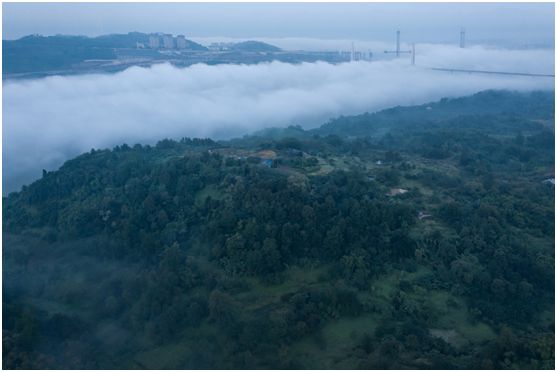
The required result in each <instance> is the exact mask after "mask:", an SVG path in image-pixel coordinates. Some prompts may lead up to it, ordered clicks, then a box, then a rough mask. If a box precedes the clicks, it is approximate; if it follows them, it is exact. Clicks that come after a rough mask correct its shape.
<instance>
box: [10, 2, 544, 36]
mask: <svg viewBox="0 0 557 372" xmlns="http://www.w3.org/2000/svg"><path fill="white" fill-rule="evenodd" d="M2 7H3V38H4V39H14V38H19V37H21V36H24V35H28V34H34V33H38V34H43V35H53V34H58V33H61V34H80V35H90V36H93V35H99V34H106V33H127V32H129V31H141V32H156V31H160V32H168V33H173V34H179V33H183V34H185V35H188V36H189V37H196V36H197V37H210V36H227V37H236V38H248V37H272V38H282V37H310V38H322V39H329V38H333V39H334V38H340V39H346V38H355V39H359V40H390V39H393V35H394V30H395V29H396V28H397V27H399V28H400V29H401V31H402V32H403V33H404V35H405V36H406V38H407V39H412V41H416V42H457V41H458V37H459V30H460V28H461V27H465V28H466V30H467V39H468V40H469V41H470V42H471V43H472V42H478V43H486V42H495V43H497V42H501V43H504V44H506V45H507V46H508V45H511V44H514V45H516V46H520V45H525V44H546V45H552V44H553V43H554V41H553V40H554V4H553V3H351V4H346V3H344V4H340V3H220V4H215V3H212V4H211V3H156V4H155V3H3V4H2Z"/></svg>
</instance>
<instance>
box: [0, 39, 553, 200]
mask: <svg viewBox="0 0 557 372" xmlns="http://www.w3.org/2000/svg"><path fill="white" fill-rule="evenodd" d="M416 63H417V66H416V67H412V66H410V62H409V58H408V57H404V58H400V59H398V60H382V61H377V62H373V63H368V62H355V63H344V64H340V65H331V64H327V63H311V64H301V65H291V64H285V63H278V62H273V63H265V64H258V65H218V66H207V65H201V64H200V65H194V66H191V67H188V68H184V69H178V68H175V67H173V66H170V65H168V64H164V65H157V66H153V67H152V68H139V67H133V68H130V69H128V70H126V71H123V72H121V73H117V74H113V75H81V76H67V77H61V76H55V77H48V78H44V79H38V80H27V81H10V82H5V83H4V84H3V85H4V86H3V107H4V111H3V123H4V124H3V169H4V170H3V189H4V194H5V193H6V192H10V191H14V190H17V189H19V188H20V187H21V185H22V184H26V183H29V182H30V181H32V180H34V179H36V178H38V177H39V176H40V174H41V169H43V168H44V169H47V170H52V169H56V168H58V167H59V166H60V165H61V164H62V163H63V162H64V161H65V160H67V159H69V158H71V157H73V156H75V155H78V154H79V153H82V152H84V151H88V150H90V149H91V148H107V147H112V146H115V145H117V144H121V143H124V142H125V143H128V144H130V145H131V144H134V143H153V142H156V141H157V140H159V139H162V138H165V137H169V138H181V137H183V136H189V137H213V138H229V137H232V136H238V135H242V134H245V133H249V132H252V131H254V130H258V129H262V128H265V127H272V126H287V125H290V124H299V125H302V126H303V127H312V126H317V125H319V124H321V123H322V122H324V121H326V120H327V119H328V118H330V117H334V116H338V115H341V114H343V115H348V114H358V113H361V112H364V111H376V110H380V109H383V108H387V107H390V106H394V105H413V104H421V103H425V102H428V101H432V100H438V99H440V98H442V97H456V96H462V95H467V94H472V93H475V92H478V91H481V90H485V89H513V90H522V91H526V90H534V89H554V79H552V78H529V77H516V76H498V75H475V74H451V73H445V72H437V71H431V70H428V69H427V68H426V67H451V68H468V69H483V70H498V71H508V72H513V71H514V72H530V73H548V74H552V73H553V71H554V51H553V50H528V51H520V50H513V51H509V50H500V49H486V48H481V47H473V48H467V49H459V48H456V47H450V46H444V47H443V46H440V45H426V44H420V45H418V46H417V56H416Z"/></svg>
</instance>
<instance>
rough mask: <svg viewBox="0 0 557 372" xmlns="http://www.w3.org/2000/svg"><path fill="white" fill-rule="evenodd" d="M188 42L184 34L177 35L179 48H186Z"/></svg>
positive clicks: (177, 46)
mask: <svg viewBox="0 0 557 372" xmlns="http://www.w3.org/2000/svg"><path fill="white" fill-rule="evenodd" d="M187 46H188V43H187V42H186V37H185V36H184V35H178V36H176V48H178V49H186V48H187Z"/></svg>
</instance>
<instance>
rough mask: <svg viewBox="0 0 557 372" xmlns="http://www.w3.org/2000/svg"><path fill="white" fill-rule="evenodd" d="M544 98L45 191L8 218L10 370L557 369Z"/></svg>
mask: <svg viewBox="0 0 557 372" xmlns="http://www.w3.org/2000/svg"><path fill="white" fill-rule="evenodd" d="M551 94H552V93H539V92H538V93H533V94H518V93H508V92H484V93H481V94H479V95H475V96H472V97H465V98H462V99H456V100H442V101H441V102H439V103H436V104H431V105H428V106H431V107H432V110H427V107H428V106H425V107H426V108H424V106H419V107H409V108H395V109H392V110H387V111H384V112H380V113H377V114H372V115H362V116H357V117H346V118H341V119H338V120H334V121H332V122H331V123H329V124H326V125H325V126H323V127H321V128H320V129H317V130H313V131H304V130H302V129H301V128H295V127H293V128H290V129H288V130H287V131H286V132H285V133H287V136H282V135H280V133H278V132H276V131H274V132H272V136H267V137H265V134H264V133H260V134H259V135H258V136H249V137H245V138H243V139H237V140H234V141H228V142H226V141H224V142H215V141H212V140H209V139H203V140H201V139H189V138H184V139H182V140H180V141H172V140H162V141H160V142H159V143H158V144H157V145H156V146H152V147H151V146H141V145H135V146H133V147H130V146H128V145H122V146H118V147H116V148H114V149H112V150H92V151H91V152H89V153H86V154H83V155H81V156H79V157H77V158H75V159H72V160H70V161H68V162H66V163H65V164H64V165H63V166H62V167H61V168H60V169H59V170H58V171H55V172H45V174H44V175H43V178H42V179H41V180H38V181H37V182H35V183H33V184H31V185H29V186H27V187H24V189H23V190H22V191H21V192H19V193H13V194H10V195H9V197H7V198H4V199H3V215H4V220H3V229H4V230H3V231H4V235H3V248H4V249H3V269H4V271H3V279H4V280H3V283H4V284H3V286H4V287H3V293H4V296H3V306H4V322H3V328H4V329H3V350H4V351H3V363H4V364H3V365H4V367H5V368H17V369H20V368H172V369H184V368H196V369H205V368H214V369H227V368H234V369H244V368H258V369H265V368H281V369H287V368H304V369H306V368H307V369H316V368H317V369H333V368H336V369H391V368H392V369H406V368H410V369H432V368H433V369H461V368H467V369H479V368H496V369H515V368H530V369H544V368H545V369H547V368H552V366H553V365H554V308H553V304H554V260H555V254H554V243H555V242H554V215H555V211H554V207H553V206H554V186H553V184H551V183H550V182H546V179H548V178H553V177H554V174H553V170H554V118H553V112H554V109H553V99H552V96H551ZM482 103H484V104H482ZM517 108H520V109H517ZM424 110H427V112H430V111H436V112H441V113H437V114H435V115H436V116H435V118H434V119H432V118H427V119H423V118H422V117H421V116H420V115H421V114H419V113H421V112H422V111H424ZM362 118H364V119H362ZM346 123H347V124H346ZM344 124H346V125H344ZM378 128H380V129H381V131H382V132H380V131H378Z"/></svg>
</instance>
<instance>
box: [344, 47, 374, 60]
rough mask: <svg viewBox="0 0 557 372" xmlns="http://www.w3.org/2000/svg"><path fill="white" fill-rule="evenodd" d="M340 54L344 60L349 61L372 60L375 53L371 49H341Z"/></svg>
mask: <svg viewBox="0 0 557 372" xmlns="http://www.w3.org/2000/svg"><path fill="white" fill-rule="evenodd" d="M338 54H339V55H340V56H341V58H342V59H343V60H347V61H371V59H372V57H373V53H372V52H371V51H366V52H361V51H355V50H352V51H344V50H339V52H338Z"/></svg>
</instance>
